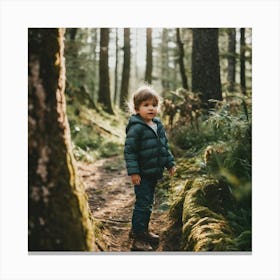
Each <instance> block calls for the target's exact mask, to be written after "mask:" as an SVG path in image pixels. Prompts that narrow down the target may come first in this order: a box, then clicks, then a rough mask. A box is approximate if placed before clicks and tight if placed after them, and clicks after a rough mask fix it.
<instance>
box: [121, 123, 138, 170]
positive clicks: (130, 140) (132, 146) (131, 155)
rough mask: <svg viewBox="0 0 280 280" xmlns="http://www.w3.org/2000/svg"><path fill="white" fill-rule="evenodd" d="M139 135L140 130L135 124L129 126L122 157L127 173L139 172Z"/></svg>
mask: <svg viewBox="0 0 280 280" xmlns="http://www.w3.org/2000/svg"><path fill="white" fill-rule="evenodd" d="M140 137H141V131H140V127H139V126H137V125H134V126H132V127H130V129H129V130H128V132H127V134H126V140H125V147H124V158H125V162H126V169H127V174H128V175H132V174H140V168H139V162H138V153H139V144H140Z"/></svg>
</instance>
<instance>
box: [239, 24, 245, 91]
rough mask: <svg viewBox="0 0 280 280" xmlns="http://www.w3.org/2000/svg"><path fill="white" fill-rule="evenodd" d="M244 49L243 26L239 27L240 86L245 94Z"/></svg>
mask: <svg viewBox="0 0 280 280" xmlns="http://www.w3.org/2000/svg"><path fill="white" fill-rule="evenodd" d="M245 49H246V43H245V28H240V87H241V92H242V93H243V94H246V77H245Z"/></svg>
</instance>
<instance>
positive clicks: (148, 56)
mask: <svg viewBox="0 0 280 280" xmlns="http://www.w3.org/2000/svg"><path fill="white" fill-rule="evenodd" d="M146 38H147V39H146V51H147V52H146V72H145V81H146V82H148V83H149V84H151V83H152V70H153V47H152V28H147V29H146Z"/></svg>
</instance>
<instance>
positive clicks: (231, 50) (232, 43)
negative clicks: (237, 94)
mask: <svg viewBox="0 0 280 280" xmlns="http://www.w3.org/2000/svg"><path fill="white" fill-rule="evenodd" d="M235 37H236V30H235V28H229V29H228V77H227V80H228V84H229V86H228V90H229V92H234V89H235V73H236V59H235V57H236V39H235Z"/></svg>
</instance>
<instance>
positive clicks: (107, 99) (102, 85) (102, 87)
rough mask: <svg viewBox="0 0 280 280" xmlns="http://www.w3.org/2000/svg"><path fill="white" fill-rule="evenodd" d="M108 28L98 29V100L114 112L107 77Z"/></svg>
mask: <svg viewBox="0 0 280 280" xmlns="http://www.w3.org/2000/svg"><path fill="white" fill-rule="evenodd" d="M109 31H110V30H109V28H101V29H100V61H99V92H98V102H99V103H101V104H102V105H103V106H104V110H105V111H106V112H107V113H109V114H114V111H113V107H112V103H111V93H110V78H109V54H108V50H109Z"/></svg>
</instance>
